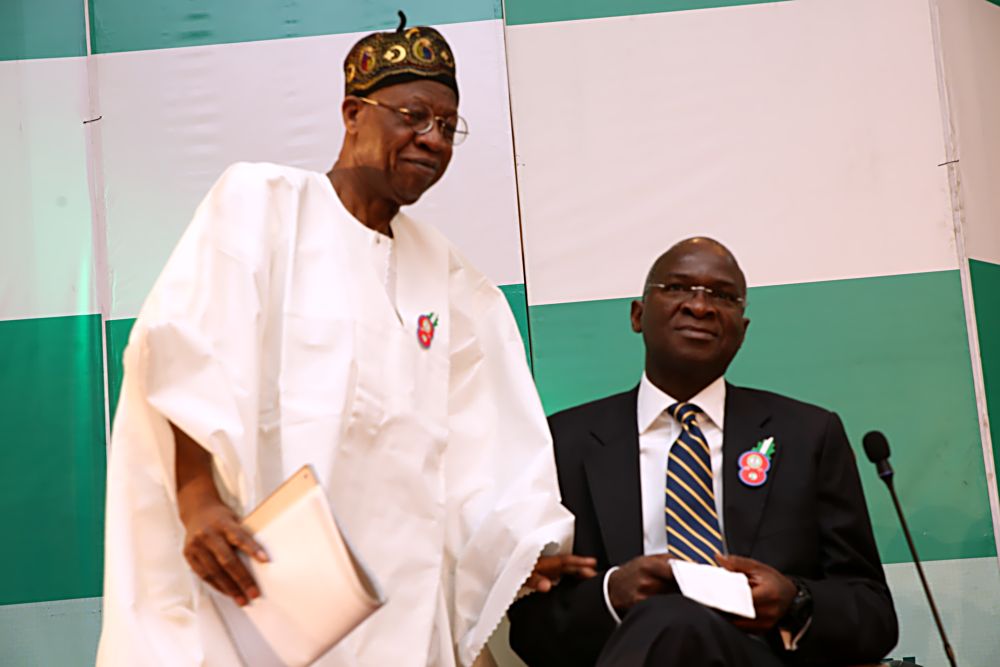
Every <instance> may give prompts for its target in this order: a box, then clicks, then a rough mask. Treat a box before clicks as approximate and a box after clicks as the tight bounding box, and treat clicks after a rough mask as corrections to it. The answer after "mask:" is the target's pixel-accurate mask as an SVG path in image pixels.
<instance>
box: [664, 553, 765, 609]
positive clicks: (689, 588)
mask: <svg viewBox="0 0 1000 667" xmlns="http://www.w3.org/2000/svg"><path fill="white" fill-rule="evenodd" d="M670 567H671V568H673V571H674V579H675V580H677V585H678V586H680V589H681V593H682V594H683V595H684V597H686V598H690V599H692V600H694V601H695V602H700V603H701V604H703V605H705V606H706V607H713V608H715V609H718V610H720V611H727V612H729V613H730V614H736V615H737V616H745V617H746V618H755V617H756V616H757V613H756V612H755V611H754V608H753V594H751V592H750V582H748V581H747V575H745V574H743V573H742V572H730V571H729V570H725V569H723V568H721V567H716V566H714V565H701V564H699V563H689V562H687V561H684V560H680V559H673V560H671V561H670Z"/></svg>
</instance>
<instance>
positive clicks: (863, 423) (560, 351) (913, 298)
mask: <svg viewBox="0 0 1000 667" xmlns="http://www.w3.org/2000/svg"><path fill="white" fill-rule="evenodd" d="M749 301H750V308H749V316H750V318H751V319H752V320H753V323H752V325H751V327H750V329H749V331H748V337H747V341H746V344H745V346H744V348H743V350H742V351H741V352H740V355H739V356H738V357H737V361H736V362H735V363H734V365H733V368H732V370H731V372H730V373H729V374H728V377H729V379H730V380H731V381H732V382H734V383H735V384H741V385H745V386H751V387H759V388H762V389H769V390H772V391H777V392H780V393H784V394H789V395H791V396H794V397H796V398H800V399H802V400H806V401H810V402H813V403H818V404H819V405H822V406H824V407H827V408H830V409H833V410H836V411H838V412H839V413H840V414H841V416H842V417H843V419H844V422H845V424H846V426H847V429H848V433H849V434H850V436H851V440H852V442H853V443H854V445H855V446H856V447H858V452H860V447H859V446H860V443H861V436H862V434H864V433H865V432H866V431H868V430H870V429H880V430H882V431H884V432H885V433H886V435H887V436H888V438H889V441H890V443H892V445H893V446H894V448H895V449H894V454H893V464H894V465H895V466H896V470H897V475H896V480H897V482H896V483H897V488H898V489H899V494H900V497H901V498H902V499H903V502H904V503H906V506H907V507H908V508H909V511H910V515H909V516H908V520H909V521H910V526H911V528H912V529H913V530H914V534H915V539H916V541H917V543H918V547H919V549H920V554H921V556H922V557H924V558H927V559H933V560H940V559H950V558H973V557H985V556H992V555H995V553H996V550H995V547H994V542H993V530H992V522H991V518H990V508H989V503H988V500H987V491H986V478H985V471H984V469H983V455H982V449H981V445H980V439H979V424H978V418H977V410H976V398H975V391H974V387H973V381H972V370H971V366H970V358H969V348H968V339H967V335H966V328H965V314H964V309H963V302H962V290H961V283H960V278H959V273H958V271H943V272H935V273H924V274H913V275H904V276H890V277H883V278H865V279H858V280H841V281H831V282H820V283H809V284H799V285H782V286H775V287H758V288H754V289H751V290H750V296H749ZM629 302H630V300H629V299H614V300H608V301H593V302H582V303H566V304H553V305H543V306H532V307H531V308H530V313H529V314H530V320H531V336H532V351H533V354H534V370H535V381H536V383H537V384H538V387H539V391H540V392H541V394H542V399H543V402H544V403H545V405H546V409H547V410H548V411H549V412H552V411H555V410H558V409H562V408H565V407H568V406H571V405H575V404H578V403H581V402H584V401H586V400H590V399H594V398H597V397H599V396H603V395H607V394H610V393H613V392H616V391H621V390H624V389H627V388H629V387H631V386H634V385H635V384H636V383H637V381H638V379H639V375H640V373H641V371H642V356H643V355H642V346H641V341H640V339H639V337H638V336H637V335H636V334H633V333H632V331H631V329H630V328H629V323H628V312H629ZM861 460H862V461H863V460H864V456H863V455H861ZM869 467H870V466H868V465H867V464H865V465H863V466H862V479H863V481H864V483H865V487H866V491H867V496H868V503H869V507H870V508H871V510H872V518H873V521H874V523H875V526H876V532H877V536H878V540H879V546H880V548H881V552H882V555H883V558H884V559H885V560H886V562H890V563H891V562H903V561H907V560H909V556H908V554H907V550H906V545H905V542H904V540H903V537H902V535H901V533H900V531H899V528H898V522H897V519H896V517H895V514H894V511H893V509H892V506H891V504H890V502H889V499H888V498H887V497H886V493H885V489H884V488H882V487H881V485H880V482H879V481H878V480H877V478H876V477H875V475H874V473H873V472H872V471H870V470H869V469H868V468H869Z"/></svg>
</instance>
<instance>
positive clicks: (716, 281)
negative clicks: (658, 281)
mask: <svg viewBox="0 0 1000 667" xmlns="http://www.w3.org/2000/svg"><path fill="white" fill-rule="evenodd" d="M670 278H676V279H681V280H690V281H694V282H705V281H702V280H700V279H699V278H695V277H694V276H692V275H691V274H689V273H677V272H675V271H671V272H670V273H667V274H665V275H664V277H663V279H664V280H668V279H670ZM651 282H655V281H651ZM709 282H712V283H713V284H715V285H720V286H723V287H739V286H740V284H739V283H738V282H735V281H733V280H730V279H728V278H719V279H714V278H713V279H711V281H709Z"/></svg>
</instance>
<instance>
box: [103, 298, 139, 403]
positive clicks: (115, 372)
mask: <svg viewBox="0 0 1000 667" xmlns="http://www.w3.org/2000/svg"><path fill="white" fill-rule="evenodd" d="M133 324H135V318H134V317H128V318H125V319H121V320H108V321H107V322H105V323H104V327H105V330H106V332H107V346H108V403H109V404H110V414H111V416H112V418H114V415H115V410H116V409H117V408H118V395H119V394H120V393H121V390H122V355H123V354H124V353H125V346H126V345H127V344H128V335H129V333H131V331H132V325H133Z"/></svg>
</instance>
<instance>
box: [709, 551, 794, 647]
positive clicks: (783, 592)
mask: <svg viewBox="0 0 1000 667" xmlns="http://www.w3.org/2000/svg"><path fill="white" fill-rule="evenodd" d="M715 559H716V560H717V561H718V562H719V565H721V566H722V567H724V568H726V569H727V570H730V571H731V572H742V573H743V574H745V575H747V579H748V580H749V582H750V592H751V593H752V594H753V608H754V610H755V611H756V612H757V618H739V617H735V618H733V624H734V625H736V627H738V628H739V629H740V630H744V631H746V632H757V633H765V632H768V631H769V630H771V629H772V628H774V626H775V625H777V623H778V621H780V620H781V619H782V618H783V617H784V616H785V614H786V613H787V612H788V608H789V607H790V606H791V604H792V600H793V599H795V592H796V588H795V583H794V582H793V581H792V580H791V579H789V578H788V577H786V576H785V575H783V574H782V573H780V572H778V571H777V570H775V569H774V568H773V567H771V566H770V565H765V564H764V563H761V562H760V561H756V560H753V559H752V558H743V557H742V556H722V555H719V556H716V557H715Z"/></svg>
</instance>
